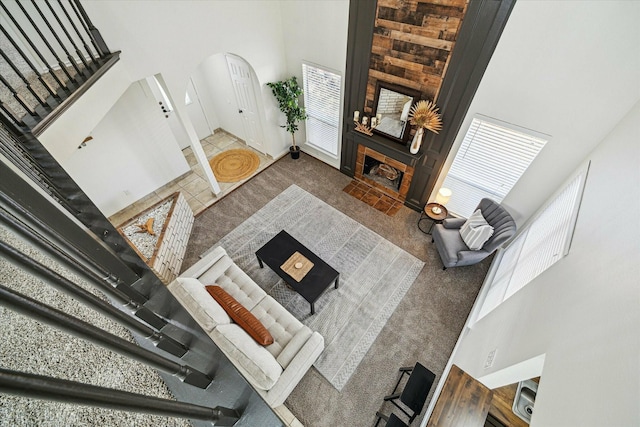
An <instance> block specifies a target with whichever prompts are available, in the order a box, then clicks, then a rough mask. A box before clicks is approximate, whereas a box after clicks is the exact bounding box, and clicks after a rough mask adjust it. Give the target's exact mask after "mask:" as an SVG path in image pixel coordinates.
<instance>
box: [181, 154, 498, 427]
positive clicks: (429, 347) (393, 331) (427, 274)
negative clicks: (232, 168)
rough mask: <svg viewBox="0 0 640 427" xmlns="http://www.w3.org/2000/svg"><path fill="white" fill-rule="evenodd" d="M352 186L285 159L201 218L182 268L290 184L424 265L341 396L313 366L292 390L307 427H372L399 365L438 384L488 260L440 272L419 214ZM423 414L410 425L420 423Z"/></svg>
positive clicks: (326, 169) (315, 166)
mask: <svg viewBox="0 0 640 427" xmlns="http://www.w3.org/2000/svg"><path fill="white" fill-rule="evenodd" d="M349 182H351V178H349V177H348V176H346V175H343V174H342V173H340V171H338V170H336V169H334V168H332V167H330V166H327V165H326V164H324V163H322V162H320V161H318V160H315V159H314V158H312V157H310V156H307V155H305V154H304V153H303V154H302V155H301V156H300V159H299V160H291V158H290V157H289V156H285V157H283V158H282V159H280V160H278V161H277V162H275V163H274V164H273V165H272V166H270V167H268V168H267V169H266V170H264V171H263V172H262V173H260V174H258V175H256V176H255V177H254V178H252V179H251V180H249V181H248V182H247V183H245V184H244V185H242V186H241V187H240V188H238V189H236V190H235V191H233V192H232V193H231V194H229V195H227V196H226V197H224V198H223V199H222V200H220V201H219V202H217V203H216V204H215V205H213V207H211V208H209V209H207V210H205V211H204V212H202V214H200V215H199V216H198V217H197V218H196V221H195V223H194V228H193V232H192V234H191V239H189V246H188V248H187V254H186V256H185V260H184V263H183V265H182V267H183V269H186V268H188V267H189V266H190V265H192V264H193V263H194V262H196V261H197V260H198V257H199V255H200V254H202V253H203V252H204V251H206V250H207V249H208V248H210V247H211V246H212V245H213V244H215V243H216V242H217V241H219V240H220V239H222V238H223V237H224V236H225V235H227V234H228V233H229V232H230V231H232V230H233V229H234V228H236V227H237V226H238V225H240V224H241V223H242V222H244V221H245V220H246V219H247V218H249V217H250V216H251V215H253V214H254V213H256V212H257V211H258V210H259V209H261V208H262V207H263V206H265V205H266V204H267V203H269V202H270V201H271V200H272V199H274V198H275V197H277V195H278V194H280V193H281V192H283V191H284V190H285V189H286V188H287V187H289V186H290V185H291V184H296V185H297V186H298V187H300V188H302V189H304V190H305V191H307V192H309V193H311V194H313V195H314V196H315V197H317V198H319V199H321V200H322V201H324V202H325V203H327V204H329V205H331V206H333V207H334V208H336V209H338V210H339V211H341V212H342V213H344V214H346V215H348V216H349V217H351V218H353V219H354V220H356V221H357V222H358V223H360V224H362V225H364V226H365V227H367V228H369V229H371V230H374V231H375V232H376V233H377V234H379V235H380V236H382V237H383V238H385V239H386V240H388V241H390V242H391V243H393V244H394V245H396V246H398V247H400V248H401V249H403V250H405V251H407V252H409V253H410V254H412V255H413V256H415V257H416V258H418V259H420V260H422V261H424V262H425V264H426V265H425V267H424V268H423V269H422V271H421V272H420V274H419V275H418V278H417V279H416V281H415V283H414V284H413V285H412V286H411V287H410V288H409V290H408V291H407V294H406V295H405V297H404V298H402V300H401V301H400V303H399V305H398V308H397V309H396V310H395V311H394V313H393V314H392V315H391V317H390V318H389V320H387V323H386V324H385V326H384V328H382V330H381V331H380V334H379V335H378V336H377V338H376V339H375V341H374V342H373V344H372V345H371V347H370V348H369V351H368V352H367V354H366V355H365V356H364V359H363V360H362V362H361V363H360V364H359V365H358V367H357V368H356V370H355V372H354V373H353V375H351V378H350V379H349V381H348V382H347V384H346V385H345V386H344V388H343V389H342V391H341V392H340V391H338V390H336V389H335V388H334V387H333V386H332V385H331V384H329V382H328V381H327V380H326V379H325V378H324V377H323V376H322V375H321V374H320V373H319V372H318V371H317V370H316V369H315V368H312V369H311V370H309V371H308V372H307V374H306V375H305V376H304V377H303V378H302V381H301V382H300V384H298V386H297V387H296V388H295V389H294V390H293V393H291V395H290V396H289V398H288V399H287V402H286V404H287V406H288V407H289V409H291V411H292V412H293V413H294V415H295V416H296V417H297V418H298V419H299V420H300V421H301V422H302V423H303V424H304V425H305V426H308V427H325V426H327V427H328V426H332V427H333V426H373V424H374V423H375V413H376V411H377V410H379V409H381V405H382V397H383V396H385V395H387V394H389V393H390V392H391V390H392V389H393V386H394V385H395V382H396V380H397V378H398V368H399V367H401V366H411V365H413V364H415V362H416V361H419V362H420V363H422V364H423V365H425V366H426V367H427V368H429V369H430V370H431V371H433V372H434V373H435V374H436V375H437V378H436V381H438V380H439V379H440V376H441V375H442V371H443V369H444V366H445V364H446V363H447V359H448V358H449V356H450V355H451V350H452V349H453V347H454V345H455V343H456V340H457V338H458V335H459V334H460V331H461V329H462V326H463V325H464V322H465V319H466V317H467V315H468V314H469V309H470V308H471V305H472V304H473V301H474V299H475V297H476V295H477V293H478V289H479V288H480V285H481V284H482V280H483V278H484V276H485V274H486V272H487V267H488V266H489V263H490V260H485V261H483V262H482V263H480V264H476V265H473V266H470V267H460V268H449V269H447V270H446V271H442V263H441V261H440V258H439V256H438V252H437V251H436V249H435V247H434V245H433V244H431V237H430V236H428V235H426V234H424V233H422V232H421V231H420V230H419V229H418V226H417V222H418V218H419V217H420V213H419V212H416V211H413V210H411V209H409V208H407V207H402V208H401V209H400V211H398V213H397V214H396V215H394V216H392V217H390V216H387V215H385V214H384V213H382V212H379V211H378V210H376V209H374V208H372V207H370V206H367V205H366V204H364V203H362V202H360V201H358V200H355V199H354V198H353V197H352V196H350V195H349V194H347V193H345V192H344V191H342V189H343V188H344V187H345V186H346V185H347V184H349ZM291 219H292V220H295V216H292V217H291ZM254 258H255V257H254ZM433 389H435V387H433ZM433 389H432V393H433ZM427 403H428V402H427ZM382 410H383V411H384V412H385V413H389V412H390V411H391V407H390V406H389V405H388V404H387V406H383V407H382ZM423 415H424V412H423ZM423 415H420V416H419V417H418V418H417V419H416V420H415V421H414V422H413V423H412V426H419V425H420V421H421V420H422V417H423Z"/></svg>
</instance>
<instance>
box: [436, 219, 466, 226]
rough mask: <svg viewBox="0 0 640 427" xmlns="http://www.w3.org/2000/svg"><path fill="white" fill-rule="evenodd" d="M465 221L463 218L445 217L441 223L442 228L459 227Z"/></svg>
mask: <svg viewBox="0 0 640 427" xmlns="http://www.w3.org/2000/svg"><path fill="white" fill-rule="evenodd" d="M466 221H467V220H466V219H464V218H445V220H444V221H442V225H443V226H444V228H460V227H462V225H463V224H464V223H465V222H466Z"/></svg>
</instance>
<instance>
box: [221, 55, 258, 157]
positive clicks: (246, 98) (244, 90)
mask: <svg viewBox="0 0 640 427" xmlns="http://www.w3.org/2000/svg"><path fill="white" fill-rule="evenodd" d="M225 57H226V59H227V66H228V67H229V75H230V76H231V82H232V83H233V90H234V92H235V94H236V101H237V102H238V114H240V119H241V120H242V125H243V127H244V133H245V134H244V138H245V141H246V142H247V144H248V145H249V146H250V147H253V148H255V149H256V150H258V151H260V152H261V153H266V150H265V146H264V138H263V133H262V126H261V125H260V118H259V117H258V104H257V102H256V94H255V91H254V90H253V82H252V81H251V70H250V68H249V64H247V63H246V61H245V60H243V59H242V58H239V57H237V56H235V55H229V54H227V55H225Z"/></svg>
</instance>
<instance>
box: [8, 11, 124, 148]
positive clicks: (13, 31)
mask: <svg viewBox="0 0 640 427" xmlns="http://www.w3.org/2000/svg"><path fill="white" fill-rule="evenodd" d="M0 11H1V13H2V18H3V20H2V24H1V25H0V32H1V33H2V36H1V37H0V56H1V60H0V113H1V114H3V115H4V116H5V117H6V118H7V119H9V120H10V121H11V122H13V123H14V124H15V125H16V126H17V127H19V128H21V129H22V130H24V131H31V132H33V133H34V135H36V136H37V135H39V134H40V133H41V132H42V131H43V130H44V129H46V127H47V126H48V125H49V124H51V123H52V122H53V121H54V120H55V119H56V118H57V117H58V116H59V115H60V114H62V113H63V112H64V111H65V110H66V109H67V108H68V107H69V106H70V105H71V104H72V103H73V102H74V101H75V100H76V99H78V98H79V97H80V96H81V95H82V94H83V93H84V92H86V90H87V89H88V88H89V87H90V86H91V85H92V84H93V83H94V82H95V81H97V80H98V78H100V76H101V75H102V74H104V73H105V72H106V71H107V70H108V69H109V68H110V67H111V66H113V64H115V63H116V62H117V61H118V59H119V52H115V53H112V52H110V51H109V48H108V47H107V45H106V43H105V42H104V40H103V39H102V36H101V35H100V32H99V31H98V30H97V29H96V28H95V27H94V26H93V24H92V23H91V20H90V19H89V17H88V16H87V14H86V12H85V11H84V9H83V7H82V5H81V4H80V2H79V0H57V1H56V2H54V1H53V0H46V1H38V2H36V1H31V2H27V1H6V2H5V1H3V2H0Z"/></svg>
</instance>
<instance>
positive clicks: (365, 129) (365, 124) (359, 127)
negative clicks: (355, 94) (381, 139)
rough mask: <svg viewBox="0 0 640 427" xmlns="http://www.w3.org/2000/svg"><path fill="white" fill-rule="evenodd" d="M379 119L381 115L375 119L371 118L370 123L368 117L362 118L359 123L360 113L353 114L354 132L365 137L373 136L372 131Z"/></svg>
mask: <svg viewBox="0 0 640 427" xmlns="http://www.w3.org/2000/svg"><path fill="white" fill-rule="evenodd" d="M381 119H382V114H378V115H377V116H375V117H371V121H369V117H367V116H363V117H362V121H360V111H354V112H353V123H354V124H355V130H356V131H358V132H360V133H363V134H365V135H369V136H373V130H374V129H375V128H376V126H378V124H379V123H380V120H381Z"/></svg>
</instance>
